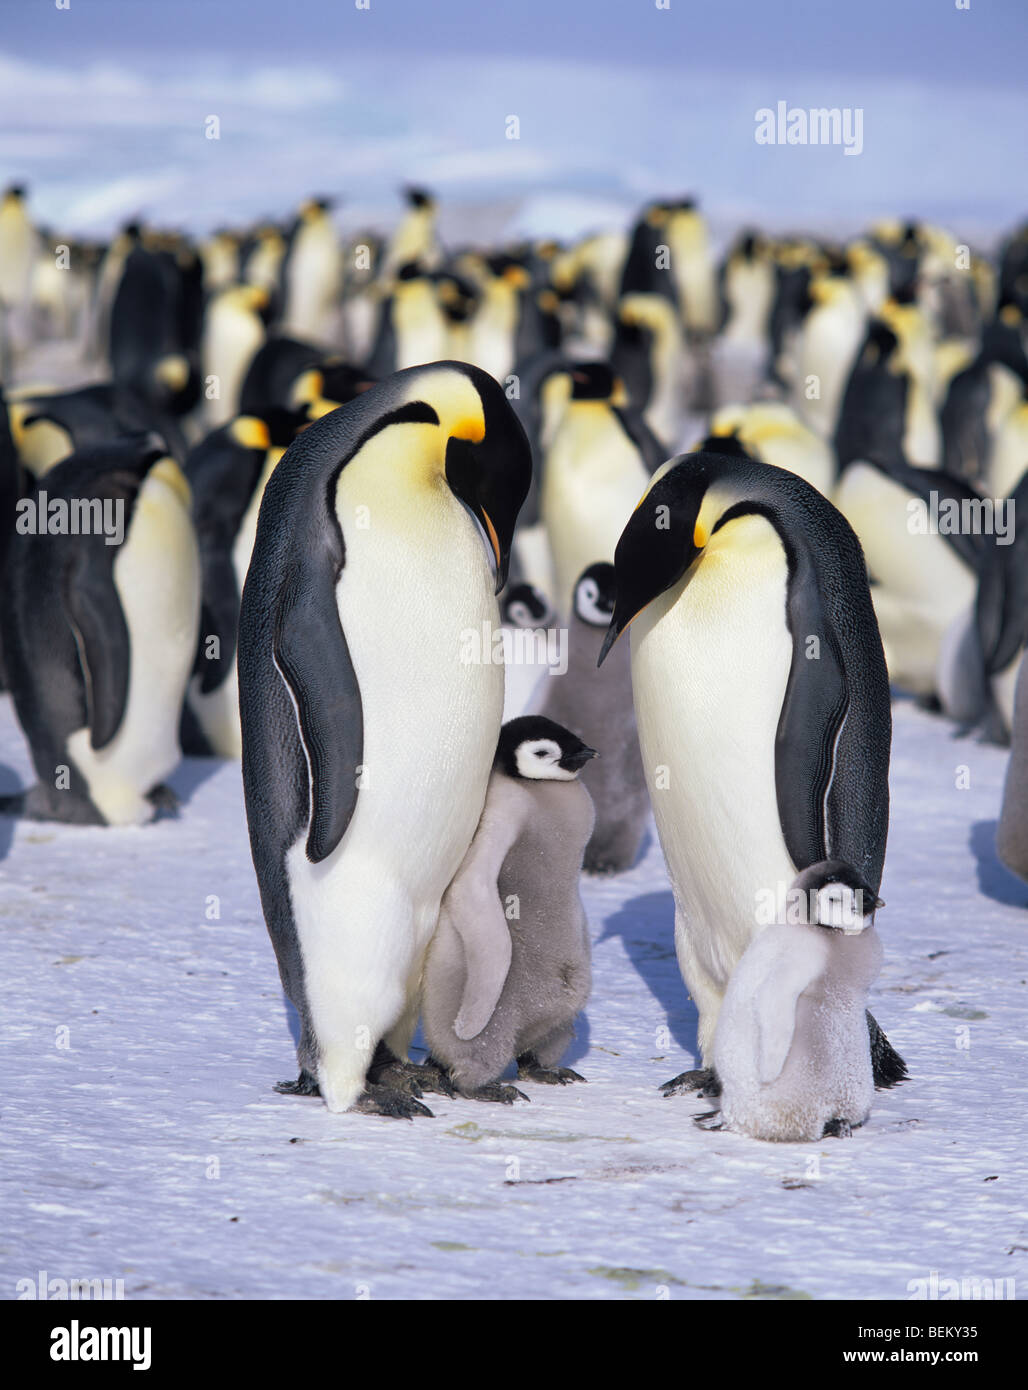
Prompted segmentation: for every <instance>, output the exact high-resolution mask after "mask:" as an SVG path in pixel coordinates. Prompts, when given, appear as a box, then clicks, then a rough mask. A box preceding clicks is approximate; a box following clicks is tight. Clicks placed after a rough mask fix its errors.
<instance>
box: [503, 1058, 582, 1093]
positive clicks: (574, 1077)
mask: <svg viewBox="0 0 1028 1390" xmlns="http://www.w3.org/2000/svg"><path fill="white" fill-rule="evenodd" d="M518 1080H519V1081H538V1082H539V1083H540V1084H541V1085H544V1086H568V1085H570V1084H571V1082H572V1081H584V1080H585V1077H584V1076H579V1074H578V1072H577V1071H572V1070H571V1068H570V1067H544V1066H543V1065H542V1064H541V1063H540V1061H539V1058H538V1057H537V1056H536V1055H535V1053H534V1052H523V1053H522V1054H521V1056H520V1057H519V1058H518Z"/></svg>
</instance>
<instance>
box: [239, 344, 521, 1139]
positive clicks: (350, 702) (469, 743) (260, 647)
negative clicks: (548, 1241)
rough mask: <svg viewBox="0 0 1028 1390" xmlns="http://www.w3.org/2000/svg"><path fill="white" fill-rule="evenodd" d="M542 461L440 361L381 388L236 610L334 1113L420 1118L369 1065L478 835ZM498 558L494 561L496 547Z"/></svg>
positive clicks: (296, 988)
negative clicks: (520, 547) (484, 636)
mask: <svg viewBox="0 0 1028 1390" xmlns="http://www.w3.org/2000/svg"><path fill="white" fill-rule="evenodd" d="M530 470H531V460H530V455H529V449H528V443H527V440H526V439H525V436H524V432H523V431H522V429H521V426H520V425H519V424H518V423H517V420H516V418H515V416H514V414H513V412H512V411H511V409H510V407H509V405H508V404H507V401H506V398H505V397H504V394H503V391H502V390H501V388H500V387H499V386H498V385H497V384H496V382H494V381H493V380H492V378H491V377H489V376H487V375H486V374H485V373H484V372H482V371H480V370H478V369H477V368H474V367H470V366H468V365H467V364H465V363H456V362H438V363H433V364H432V365H431V366H428V367H424V368H418V369H414V370H411V371H407V372H398V373H397V374H396V375H395V376H393V377H391V378H390V379H389V380H388V381H385V382H382V383H380V384H379V385H377V386H374V387H372V388H371V389H370V390H369V391H366V392H364V393H363V394H362V395H360V396H358V397H357V398H356V399H355V400H354V401H351V402H350V403H349V404H348V405H345V406H342V407H341V408H340V409H338V410H335V411H333V412H332V413H331V414H329V415H326V416H324V417H323V418H322V419H321V420H319V421H317V422H316V423H315V424H314V425H312V426H311V427H310V428H309V429H307V430H305V431H304V432H303V433H302V434H301V435H300V436H299V437H298V438H297V439H296V440H295V441H294V443H293V444H292V445H291V446H290V447H289V449H288V450H287V451H286V454H285V456H284V457H283V459H282V460H281V462H280V463H279V464H278V467H277V468H276V469H275V471H274V473H273V474H272V475H271V478H270V480H269V482H268V485H267V487H266V489H265V492H264V500H263V502H262V504H261V509H260V517H259V519H258V523H257V538H256V542H255V544H254V549H253V557H252V559H251V562H250V568H249V571H248V574H247V578H246V586H245V588H244V590H243V597H242V604H241V609H240V617H239V707H240V718H241V724H242V738H243V790H244V795H245V800H246V810H247V818H248V821H249V826H250V842H251V847H252V850H253V859H254V867H255V868H256V871H257V878H258V882H259V885H260V890H261V900H262V903H263V906H264V914H265V919H266V921H267V924H268V930H269V932H270V935H271V938H272V942H273V943H274V946H275V952H276V955H277V956H278V962H279V969H280V972H281V975H282V982H283V985H284V987H285V990H286V993H287V994H288V996H289V998H290V999H291V1000H292V1001H293V1004H294V1005H295V1007H296V1009H297V1012H298V1014H299V1016H300V1021H301V1026H302V1032H301V1037H300V1042H299V1047H298V1056H299V1062H300V1069H301V1070H300V1078H299V1080H298V1081H297V1082H296V1083H293V1084H292V1085H291V1086H290V1087H287V1088H286V1089H291V1090H294V1091H300V1092H302V1093H305V1094H314V1093H316V1092H317V1091H320V1093H321V1095H322V1097H323V1098H324V1100H325V1103H326V1104H327V1106H328V1107H329V1109H330V1110H333V1111H341V1110H347V1109H349V1108H350V1107H351V1106H353V1105H355V1104H356V1105H357V1106H358V1108H363V1109H366V1110H371V1111H372V1112H375V1113H385V1114H392V1115H396V1114H406V1115H410V1114H412V1113H422V1112H423V1109H424V1108H423V1107H416V1106H414V1105H413V1103H412V1102H411V1097H410V1095H409V1094H403V1093H401V1091H400V1090H398V1089H397V1088H394V1087H390V1086H387V1085H385V1084H384V1083H377V1082H373V1083H372V1084H371V1086H370V1088H369V1089H368V1090H367V1091H366V1090H365V1080H366V1077H367V1073H368V1070H369V1066H370V1065H371V1063H372V1061H373V1053H374V1051H375V1048H376V1044H377V1043H379V1042H380V1041H383V1040H384V1042H385V1044H386V1046H387V1048H388V1049H389V1050H390V1051H391V1053H392V1054H393V1055H394V1057H402V1056H403V1054H404V1053H405V1052H406V1048H407V1044H408V1043H409V1040H410V1037H411V1035H412V1033H413V1029H414V1026H415V1021H416V1018H417V1013H418V1003H419V981H420V974H421V966H422V960H423V957H424V952H425V949H426V947H427V945H428V942H429V940H430V939H431V936H432V933H433V932H434V930H435V926H436V921H437V919H438V914H439V903H440V900H441V898H442V895H443V893H444V891H445V889H446V886H447V884H448V883H449V882H450V880H451V879H452V878H453V875H454V874H455V873H456V871H457V869H458V867H459V865H460V862H461V859H462V858H463V856H464V854H465V852H466V850H467V847H468V845H469V844H470V842H471V839H472V836H473V835H474V832H475V826H476V824H477V823H478V817H479V813H480V812H481V809H482V804H483V801H484V799H485V791H486V784H487V782H488V780H489V772H490V769H491V766H492V761H493V755H494V753H495V750H496V740H497V736H498V733H499V727H500V719H501V714H502V710H503V667H502V665H497V664H494V663H492V662H491V661H479V662H475V663H463V662H462V661H461V648H462V642H463V641H464V640H465V638H466V635H467V634H468V633H472V634H477V633H481V632H482V630H483V625H488V626H489V628H490V629H495V628H496V627H498V625H499V610H498V607H497V602H496V597H495V594H496V592H498V591H499V589H500V588H502V586H503V583H504V581H505V579H506V573H507V564H508V558H509V552H510V544H511V538H512V535H513V530H514V523H515V519H516V517H517V513H518V509H519V507H520V506H521V503H522V502H523V500H524V497H525V494H526V492H527V491H528V481H529V474H530ZM490 556H491V558H492V564H491V563H490Z"/></svg>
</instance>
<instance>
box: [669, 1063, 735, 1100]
mask: <svg viewBox="0 0 1028 1390" xmlns="http://www.w3.org/2000/svg"><path fill="white" fill-rule="evenodd" d="M689 1091H698V1092H699V1093H700V1095H701V1096H719V1095H720V1094H721V1082H720V1081H719V1080H718V1079H717V1074H716V1073H715V1071H714V1069H713V1067H701V1068H699V1069H698V1070H696V1071H683V1072H680V1073H679V1074H678V1076H673V1077H672V1078H671V1080H670V1081H665V1082H664V1084H663V1086H661V1088H660V1092H661V1095H664V1096H681V1095H685V1094H686V1093H687V1092H689Z"/></svg>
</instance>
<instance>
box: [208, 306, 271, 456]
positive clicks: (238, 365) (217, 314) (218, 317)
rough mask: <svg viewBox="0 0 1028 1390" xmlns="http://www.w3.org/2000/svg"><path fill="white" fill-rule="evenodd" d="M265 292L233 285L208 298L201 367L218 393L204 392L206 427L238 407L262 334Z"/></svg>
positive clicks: (214, 426)
mask: <svg viewBox="0 0 1028 1390" xmlns="http://www.w3.org/2000/svg"><path fill="white" fill-rule="evenodd" d="M267 310H268V292H267V290H264V289H261V288H259V287H258V286H256V285H232V286H231V287H230V288H229V289H226V290H221V291H219V292H218V293H217V294H215V295H213V296H212V297H211V298H210V299H209V300H208V302H207V307H206V309H205V310H204V324H203V348H202V352H203V370H204V373H205V375H206V376H207V377H208V378H210V377H215V378H216V379H217V386H218V389H217V393H216V394H211V393H209V392H206V391H205V393H204V420H205V423H206V425H207V427H208V429H217V428H218V427H219V426H220V425H224V424H227V423H228V421H229V420H231V419H232V418H233V416H234V415H235V414H236V413H237V412H238V411H239V409H240V398H241V394H242V389H243V384H244V382H245V380H246V377H247V373H248V370H249V368H250V366H251V364H252V362H253V360H254V358H255V357H256V355H257V353H258V352H259V351H260V348H261V346H262V344H263V343H264V337H265V316H266V313H267Z"/></svg>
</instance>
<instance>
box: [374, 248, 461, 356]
mask: <svg viewBox="0 0 1028 1390" xmlns="http://www.w3.org/2000/svg"><path fill="white" fill-rule="evenodd" d="M449 342H450V324H449V322H448V320H447V317H446V314H445V312H444V310H443V307H442V305H441V304H440V303H439V298H438V295H437V293H436V287H435V282H434V280H433V279H432V277H431V276H430V275H426V274H425V273H423V272H422V270H421V269H420V268H419V267H418V266H417V265H416V264H415V263H414V262H409V263H408V264H407V265H404V266H401V267H400V270H399V271H398V273H397V276H396V279H395V281H394V282H393V284H392V293H391V294H390V295H389V297H388V298H387V299H385V300H384V301H383V303H382V307H381V312H380V316H379V323H378V330H377V333H376V337H375V346H374V348H373V349H372V352H371V356H370V357H369V358H368V361H367V364H366V365H367V369H368V371H369V372H370V373H371V374H372V375H373V376H377V377H385V376H388V375H389V374H390V373H391V372H395V371H405V370H406V369H407V368H408V367H420V366H424V365H425V363H427V362H435V361H438V360H440V359H441V358H443V357H445V355H446V352H447V350H448V347H449Z"/></svg>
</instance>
